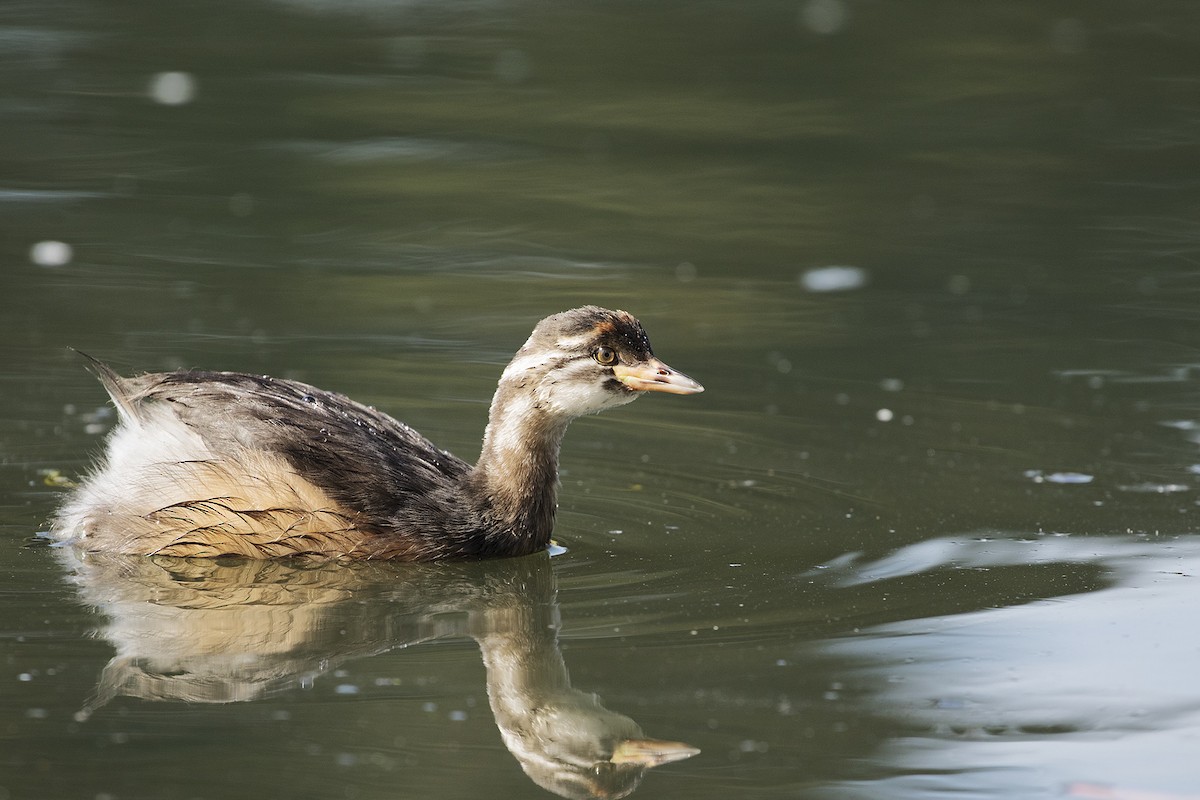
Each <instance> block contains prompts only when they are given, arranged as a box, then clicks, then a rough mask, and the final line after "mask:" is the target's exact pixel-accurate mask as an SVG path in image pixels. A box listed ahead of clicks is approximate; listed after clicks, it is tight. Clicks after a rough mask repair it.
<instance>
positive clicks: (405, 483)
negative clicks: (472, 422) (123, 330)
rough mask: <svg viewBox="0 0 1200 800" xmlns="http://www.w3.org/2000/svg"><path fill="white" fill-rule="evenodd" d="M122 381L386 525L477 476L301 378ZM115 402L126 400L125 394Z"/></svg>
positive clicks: (389, 422)
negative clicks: (276, 460) (268, 455)
mask: <svg viewBox="0 0 1200 800" xmlns="http://www.w3.org/2000/svg"><path fill="white" fill-rule="evenodd" d="M108 372H111V370H109V371H108ZM101 379H102V380H104V376H103V375H102V377H101ZM118 381H119V383H118V387H119V390H120V389H124V390H125V392H124V394H123V395H121V396H123V397H125V398H130V397H131V398H132V399H133V401H134V402H135V403H143V402H168V403H172V404H173V406H174V410H175V412H176V414H178V415H179V417H180V419H181V420H183V422H184V423H185V424H187V425H188V426H189V427H191V428H192V429H193V430H195V431H196V432H197V433H198V434H199V435H200V436H201V437H203V438H204V439H205V441H206V442H207V443H208V444H209V446H210V447H213V448H214V449H215V450H218V451H221V450H222V449H223V448H225V447H229V446H244V447H251V448H255V449H262V450H266V451H269V452H276V453H280V454H282V455H283V456H284V457H286V458H287V460H288V462H289V463H290V464H291V465H292V467H293V468H294V469H295V470H296V471H297V472H298V473H299V474H301V475H303V476H304V477H305V478H307V479H308V480H310V481H311V482H312V483H314V484H315V485H317V486H319V487H321V488H322V489H323V490H324V491H326V492H327V493H328V494H329V495H330V496H331V497H333V498H334V499H335V500H338V501H339V502H342V503H344V504H345V505H346V506H347V507H350V508H354V509H355V510H356V511H359V512H361V513H362V514H363V515H364V517H365V518H366V520H370V521H378V523H379V524H380V526H381V527H382V526H383V524H384V523H385V522H388V523H392V522H393V521H394V520H395V518H396V517H397V515H401V516H406V515H408V514H413V513H419V509H417V508H414V507H413V506H414V504H416V505H418V506H419V505H420V504H422V503H430V504H433V505H438V504H440V503H445V502H447V501H449V500H451V499H452V497H450V496H448V494H450V495H452V494H453V493H454V492H456V491H457V490H458V482H459V479H460V478H461V477H462V476H463V475H465V474H466V473H467V472H468V471H469V470H470V465H469V464H467V463H466V462H464V461H462V460H461V459H459V458H457V457H455V456H453V455H451V454H450V453H448V452H446V451H445V450H441V449H439V448H438V447H437V446H436V445H434V444H433V443H432V442H431V441H429V440H428V439H426V438H425V437H424V436H422V435H421V434H419V433H417V432H416V431H415V430H413V429H412V428H410V427H409V426H408V425H405V424H404V423H402V422H399V421H397V420H395V419H393V418H392V417H390V416H388V415H387V414H384V413H381V412H379V411H376V410H375V409H373V408H369V407H367V406H364V405H362V404H360V403H356V402H355V401H353V400H351V399H349V398H348V397H345V396H343V395H340V394H336V393H334V392H326V391H323V390H321V389H318V388H316V387H314V386H309V385H308V384H305V383H300V382H298V381H290V380H283V379H279V378H270V377H265V376H257V375H247V374H243V373H234V372H206V371H186V372H171V373H160V374H155V375H144V376H140V377H137V378H129V379H118ZM105 385H106V387H107V386H108V382H107V381H105ZM112 393H113V392H112V390H111V389H110V394H112ZM114 400H115V401H116V402H118V403H121V402H122V401H121V400H120V399H118V396H117V395H115V394H114Z"/></svg>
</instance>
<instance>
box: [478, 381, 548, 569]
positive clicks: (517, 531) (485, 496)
mask: <svg viewBox="0 0 1200 800" xmlns="http://www.w3.org/2000/svg"><path fill="white" fill-rule="evenodd" d="M568 422H569V420H567V419H563V418H561V417H560V416H557V415H554V414H552V413H549V412H547V411H546V410H545V409H544V408H541V407H540V406H539V405H538V403H537V402H536V400H535V398H534V397H533V396H532V395H531V394H530V393H529V392H527V391H525V389H524V387H521V386H517V385H513V384H510V383H507V382H502V383H501V384H500V386H499V388H497V390H496V395H495V397H494V398H493V399H492V408H491V411H490V413H489V415H488V426H487V432H486V433H485V434H484V437H483V449H482V450H481V451H480V454H479V461H478V463H477V464H476V465H475V468H474V469H473V470H472V471H471V474H470V476H469V478H468V480H469V482H470V484H471V485H472V488H473V489H474V491H475V493H476V494H477V495H478V496H479V499H480V500H481V501H482V502H483V503H484V505H485V506H486V508H487V512H488V516H489V517H491V520H492V525H490V526H489V527H490V528H492V529H493V530H491V531H489V533H491V534H492V536H493V537H495V541H494V543H493V547H495V548H497V549H502V550H504V551H506V552H511V553H512V554H514V555H516V554H522V553H531V552H535V551H538V550H543V549H545V548H546V546H547V545H548V544H549V543H550V532H551V530H552V529H553V527H554V512H555V508H556V504H557V487H558V450H559V446H560V444H561V443H562V438H563V434H564V433H565V432H566V430H567V423H568Z"/></svg>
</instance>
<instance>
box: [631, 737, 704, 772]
mask: <svg viewBox="0 0 1200 800" xmlns="http://www.w3.org/2000/svg"><path fill="white" fill-rule="evenodd" d="M699 752H700V751H699V750H698V749H696V748H695V747H692V746H691V745H688V744H684V743H683V742H664V741H662V740H661V739H626V740H624V741H623V742H621V743H620V744H618V745H617V746H616V748H615V749H614V750H613V754H612V758H610V759H609V760H610V761H611V762H612V763H614V764H635V765H637V766H640V767H660V766H662V765H663V764H670V763H671V762H672V761H682V760H683V759H685V758H691V757H692V756H694V755H696V754H697V753H699Z"/></svg>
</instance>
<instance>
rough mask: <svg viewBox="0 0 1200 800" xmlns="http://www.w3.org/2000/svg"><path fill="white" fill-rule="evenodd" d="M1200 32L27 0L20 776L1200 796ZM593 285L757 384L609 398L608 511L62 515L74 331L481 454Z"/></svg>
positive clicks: (93, 416)
mask: <svg viewBox="0 0 1200 800" xmlns="http://www.w3.org/2000/svg"><path fill="white" fill-rule="evenodd" d="M1198 48H1200V17H1198V16H1197V14H1196V9H1195V7H1194V4H1193V3H1190V2H1166V1H1165V0H1164V1H1156V2H1146V3H1140V4H1128V3H1092V4H1085V5H1071V6H1069V7H1068V6H1063V7H1059V8H1053V9H1052V8H1049V7H1047V4H1043V3H1037V2H1012V3H1003V4H1000V3H995V4H984V5H979V4H970V5H965V4H959V3H941V2H916V3H904V4H874V3H866V2H854V1H850V0H811V2H799V3H795V2H792V3H781V2H765V1H762V0H745V1H743V2H690V3H675V2H660V3H624V2H608V3H600V2H579V3H554V4H551V3H539V2H504V1H503V0H496V1H495V2H461V3H450V2H439V3H432V2H430V3H424V2H403V3H384V2H371V1H370V0H350V2H343V3H333V2H322V0H290V1H284V0H280V1H279V2H240V3H227V2H213V3H205V4H192V5H187V6H184V5H181V4H171V3H168V4H162V3H151V2H138V1H137V0H128V1H126V2H119V1H118V2H109V3H99V2H84V1H83V0H80V2H41V3H7V4H5V5H3V6H0V115H2V117H3V120H4V123H3V125H2V126H0V281H2V284H0V285H2V286H3V293H2V297H3V300H2V301H0V302H2V303H3V306H2V309H3V311H2V313H0V339H2V341H3V346H2V347H0V363H2V365H3V370H2V371H0V382H2V383H0V386H2V390H0V509H2V512H3V513H2V515H0V537H2V540H0V575H3V584H2V586H0V594H2V595H3V603H2V605H0V740H2V741H0V745H2V746H0V798H3V799H5V800H7V798H14V799H16V798H19V799H22V800H23V799H24V798H39V799H44V798H97V800H100V799H104V800H116V799H118V798H119V799H120V800H125V799H126V798H130V799H133V798H146V799H147V800H150V799H151V798H154V799H155V800H157V799H158V798H167V799H171V798H179V799H180V800H190V799H192V798H210V799H213V800H217V799H222V798H255V800H260V799H261V798H272V797H279V798H296V797H300V798H350V799H352V800H356V799H360V798H361V799H362V800H369V799H370V798H397V797H405V798H407V797H412V798H473V797H552V796H554V795H552V794H549V793H548V792H547V791H546V790H549V791H553V792H557V793H558V794H559V795H562V796H567V797H582V796H593V797H616V796H621V795H622V794H623V793H626V792H629V791H633V790H635V789H637V791H638V792H639V796H643V797H660V798H684V797H686V798H722V799H724V798H730V797H747V798H782V797H788V798H794V797H803V798H822V799H824V798H839V799H842V798H881V797H886V798H933V797H938V798H942V797H964V798H965V797H971V798H977V797H996V798H1001V797H1003V798H1010V797H1021V798H1041V797H1047V798H1049V797H1076V798H1087V797H1106V798H1133V797H1155V798H1176V800H1178V799H1179V798H1192V799H1193V800H1194V798H1196V797H1200V769H1198V768H1197V766H1196V752H1197V746H1198V744H1200V679H1198V677H1197V676H1198V675H1200V627H1198V625H1197V623H1196V612H1195V609H1196V607H1197V606H1198V604H1200V584H1198V583H1197V580H1198V579H1197V577H1196V576H1197V575H1200V524H1197V521H1196V520H1197V517H1198V516H1200V509H1198V508H1197V502H1198V497H1200V495H1198V494H1197V492H1198V491H1200V448H1198V445H1200V412H1198V410H1197V409H1198V408H1200V355H1198V347H1200V333H1198V330H1200V329H1198V328H1197V322H1198V321H1200V319H1198V315H1197V312H1196V300H1197V297H1200V270H1198V269H1197V264H1198V263H1200V217H1198V216H1197V214H1198V212H1200V202H1198V200H1197V198H1198V197H1200V182H1198V181H1197V174H1196V169H1195V164H1197V163H1200V159H1198V158H1197V156H1198V155H1200V154H1198V153H1197V150H1198V149H1200V147H1198V145H1197V142H1198V141H1200V138H1198V136H1197V134H1198V130H1197V119H1200V69H1198V68H1200V62H1198V61H1197V58H1196V53H1197V52H1198ZM583 303H599V304H604V305H610V306H616V307H621V308H626V309H628V310H630V311H631V312H633V313H635V314H637V315H638V316H639V317H641V319H642V321H643V322H644V323H645V325H646V327H647V329H648V330H649V333H650V335H651V337H652V339H653V341H654V343H655V347H656V350H657V352H658V354H659V355H660V356H662V357H663V358H664V360H666V361H667V362H669V363H671V364H672V365H674V366H676V367H678V368H679V369H681V370H683V371H685V372H687V373H689V374H691V375H693V376H694V377H696V378H697V379H698V380H700V381H701V382H703V383H704V384H705V386H706V387H707V389H708V391H707V392H706V393H705V394H703V395H700V396H697V397H690V398H676V397H650V398H647V399H643V400H642V401H641V402H639V403H637V404H635V405H634V406H632V407H630V408H626V409H621V410H617V411H614V412H611V413H609V414H606V415H604V416H603V417H600V418H589V419H585V420H581V421H579V422H578V423H576V424H575V425H574V426H573V427H572V430H571V431H570V433H569V434H568V437H567V441H566V443H565V447H564V454H563V464H564V468H565V474H564V475H563V491H562V493H561V496H560V502H561V509H560V517H559V525H558V528H557V530H556V538H557V540H558V541H559V543H560V544H562V545H563V546H564V547H566V548H567V552H566V553H565V554H562V555H558V556H555V557H554V558H552V559H551V558H546V557H536V558H530V559H522V560H516V561H509V562H502V563H493V564H482V565H463V566H457V567H412V566H403V565H365V566H336V565H327V566H323V567H314V566H312V565H308V566H303V565H289V564H251V565H247V564H237V563H234V564H207V563H199V564H196V563H187V562H170V561H164V560H158V561H154V560H147V559H141V560H138V559H133V560H105V559H92V560H87V561H80V560H78V558H77V556H76V554H73V553H70V552H65V551H60V550H56V549H53V548H48V547H44V546H38V545H36V544H31V541H32V539H33V538H34V534H35V533H36V532H37V531H39V530H44V529H45V527H46V520H47V519H48V517H49V516H50V514H51V513H52V511H53V509H54V508H55V506H56V504H57V503H58V502H59V499H60V498H61V496H62V492H63V489H62V488H61V486H56V485H55V484H61V483H63V482H64V481H69V480H70V479H71V478H73V477H75V476H78V475H79V474H80V473H81V472H83V471H84V470H85V469H86V468H87V465H88V463H89V461H90V459H91V457H92V456H93V455H94V454H95V453H96V452H98V451H99V449H100V446H101V441H102V435H103V433H104V432H105V431H107V430H108V428H109V427H110V426H111V424H112V417H111V414H110V413H109V411H108V408H107V406H106V404H105V398H104V396H103V393H102V391H101V389H100V388H99V386H98V385H97V384H95V382H94V381H93V380H92V379H91V378H90V377H89V376H88V374H87V373H86V372H85V370H84V369H83V368H82V366H81V363H80V359H79V358H78V357H76V356H74V355H72V354H71V353H70V352H69V351H68V350H67V349H66V348H67V347H68V346H73V347H77V348H79V349H82V350H85V351H88V352H90V353H93V354H95V355H97V356H100V357H103V358H105V359H106V360H109V361H110V362H112V363H113V364H114V365H115V366H116V367H118V368H119V369H120V370H122V371H125V372H136V371H139V370H151V369H165V368H172V367H179V366H200V367H208V368H218V369H241V370H247V371H253V372H262V373H271V374H275V375H280V376H284V377H293V378H299V379H303V380H307V381H309V382H312V383H316V384H319V385H321V386H323V387H327V388H330V389H335V390H338V391H342V392H345V393H347V394H350V395H352V396H354V397H356V398H358V399H360V400H363V401H365V402H368V403H372V404H374V405H377V406H378V407H380V408H382V409H385V410H387V411H389V412H390V413H392V414H394V415H395V416H397V417H400V418H401V419H404V420H406V421H407V422H409V423H411V424H413V425H414V426H416V427H418V428H419V429H421V430H422V431H423V432H425V433H426V434H427V435H429V436H430V437H432V438H433V439H435V440H436V441H437V442H439V444H442V445H443V446H445V447H447V448H449V449H452V450H454V451H455V452H457V453H459V454H460V455H463V456H464V457H467V458H473V457H474V456H475V454H476V452H477V447H478V441H479V437H480V435H481V432H482V429H483V424H484V421H485V419H486V402H487V399H488V398H489V397H490V394H491V390H492V387H493V386H494V382H495V380H496V378H497V376H498V374H499V372H500V370H501V369H502V366H503V364H504V363H505V362H506V361H507V359H508V357H509V356H510V355H511V353H512V351H513V350H514V349H515V348H516V347H517V346H519V344H520V343H521V342H522V341H523V340H524V338H525V336H526V335H527V334H528V331H529V330H530V328H531V327H532V325H533V324H534V323H535V322H536V321H537V319H539V318H540V317H542V316H544V315H546V314H548V313H552V312H554V311H558V310H562V309H565V308H569V307H572V306H575V305H580V304H583ZM640 737H651V738H655V739H663V740H668V741H675V742H684V743H686V744H688V745H690V746H693V747H695V748H698V749H699V750H700V751H701V752H700V753H699V754H698V755H695V756H693V757H691V758H688V759H686V760H681V761H677V762H675V763H670V764H664V765H662V766H658V767H656V768H654V769H652V770H650V771H648V772H645V774H643V771H642V770H638V769H635V768H632V767H630V766H628V765H624V766H622V765H614V764H612V763H611V762H606V761H605V760H606V759H608V758H609V756H610V755H611V753H612V748H613V746H614V743H615V742H617V741H621V740H624V739H628V738H640ZM597 764H599V766H597ZM639 783H640V789H638V788H637V787H638V786H639ZM538 787H542V788H538ZM1139 793H1142V794H1139ZM1147 793H1157V794H1147Z"/></svg>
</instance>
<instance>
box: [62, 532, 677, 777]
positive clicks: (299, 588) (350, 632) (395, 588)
mask: <svg viewBox="0 0 1200 800" xmlns="http://www.w3.org/2000/svg"><path fill="white" fill-rule="evenodd" d="M57 552H58V553H59V554H60V557H61V558H62V560H63V561H64V562H65V563H66V566H67V567H68V571H69V575H70V580H71V581H72V582H73V583H75V584H76V586H77V589H78V591H79V593H80V595H81V597H82V599H83V600H84V601H85V602H86V603H88V604H90V605H92V606H95V607H96V608H97V609H99V610H100V611H101V612H103V613H104V614H105V616H106V617H107V618H108V622H107V624H106V625H105V626H104V627H103V628H102V630H101V631H100V632H101V634H102V635H103V636H104V638H106V639H107V640H108V641H109V642H111V643H112V645H113V646H114V647H115V648H116V651H117V652H116V655H115V656H114V657H113V658H112V660H111V661H109V663H108V664H107V665H106V666H105V668H104V670H103V673H102V675H101V677H100V680H99V684H98V686H97V689H96V692H95V695H94V696H93V697H92V699H91V700H90V701H89V702H88V704H87V706H86V707H85V708H84V709H83V710H82V711H80V712H79V715H78V716H79V718H80V719H81V720H82V719H86V718H87V717H88V716H90V715H91V714H93V713H95V712H96V711H97V710H99V709H100V708H101V707H103V706H104V705H105V704H106V703H108V702H109V701H111V700H112V699H114V698H116V697H119V696H129V697H138V698H142V699H145V700H160V701H187V702H198V703H230V702H240V701H247V700H254V699H257V698H262V697H265V696H268V695H271V694H274V693H278V692H280V691H283V690H286V689H289V688H292V687H295V686H297V685H300V684H302V683H304V682H306V681H310V680H312V679H313V678H315V677H317V676H318V675H320V674H322V673H324V672H328V671H329V670H331V669H333V668H334V667H336V666H337V665H338V664H340V663H343V662H345V661H347V660H350V659H354V658H360V657H363V656H368V655H372V654H375V653H381V652H385V651H387V650H391V649H393V648H396V647H402V646H406V645H411V644H414V643H417V642H421V641H426V640H429V639H435V638H438V637H443V636H470V637H472V638H474V639H475V641H476V642H478V643H479V647H480V650H481V652H482V656H483V662H484V665H485V666H486V668H487V692H488V699H489V703H490V705H491V708H492V713H493V714H494V716H495V720H496V725H497V727H498V728H499V729H500V733H501V736H502V738H503V740H504V744H505V746H507V748H508V749H509V751H511V752H512V754H513V755H514V756H515V757H516V758H517V760H518V761H519V762H520V764H521V767H522V769H524V771H525V773H526V774H527V775H528V776H529V777H530V778H531V779H533V781H534V782H535V783H537V784H538V785H540V786H542V787H543V788H545V789H548V790H550V791H552V792H555V793H557V794H559V795H561V796H563V797H568V798H617V797H624V796H626V795H628V794H629V793H631V792H632V791H633V790H634V789H636V788H637V786H638V784H639V783H640V782H641V779H642V776H643V775H644V774H645V772H646V770H647V769H648V768H650V767H656V766H660V765H662V764H667V763H670V762H672V761H679V760H682V759H685V758H689V757H690V756H693V755H695V754H697V753H698V752H699V751H698V750H696V749H695V748H693V747H690V746H688V745H686V744H682V743H679V742H668V741H660V740H656V739H647V738H646V737H645V736H644V735H643V734H642V731H641V728H639V727H638V725H637V723H636V722H634V721H633V720H632V719H630V718H629V717H626V716H624V715H623V714H618V713H616V712H613V711H609V710H608V709H606V708H604V707H603V706H602V705H601V704H600V701H599V699H598V698H597V697H596V696H595V695H593V694H590V693H587V692H581V691H579V690H577V689H573V688H571V682H570V678H569V677H568V675H567V668H566V664H565V663H564V661H563V658H562V654H561V653H560V651H559V647H558V628H559V620H558V606H557V604H556V603H555V599H554V591H555V589H554V577H553V572H552V570H551V568H550V563H549V558H548V556H547V555H546V554H545V553H541V554H535V555H532V556H528V557H525V558H516V559H505V560H500V561H494V562H490V563H463V564H437V565H405V564H381V563H370V562H360V563H348V564H344V563H331V562H325V563H305V562H287V561H261V560H223V559H222V560H213V559H181V558H168V557H130V556H122V555H113V554H98V553H83V552H81V551H77V550H75V549H73V548H69V547H64V548H59V549H58V550H57Z"/></svg>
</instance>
